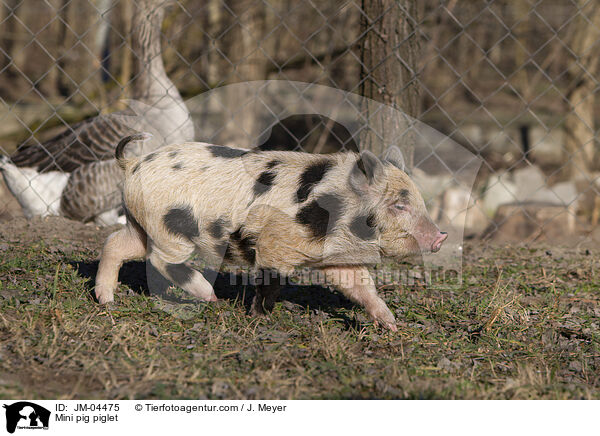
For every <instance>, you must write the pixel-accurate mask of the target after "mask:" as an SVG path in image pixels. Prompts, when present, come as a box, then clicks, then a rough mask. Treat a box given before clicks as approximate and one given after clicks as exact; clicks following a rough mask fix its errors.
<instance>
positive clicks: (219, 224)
mask: <svg viewBox="0 0 600 436" xmlns="http://www.w3.org/2000/svg"><path fill="white" fill-rule="evenodd" d="M225 226H226V222H225V220H224V219H223V218H218V219H216V220H214V221H213V222H212V223H210V224H209V225H208V229H207V230H208V233H209V234H210V236H212V237H213V238H215V239H221V238H222V237H223V235H224V234H225Z"/></svg>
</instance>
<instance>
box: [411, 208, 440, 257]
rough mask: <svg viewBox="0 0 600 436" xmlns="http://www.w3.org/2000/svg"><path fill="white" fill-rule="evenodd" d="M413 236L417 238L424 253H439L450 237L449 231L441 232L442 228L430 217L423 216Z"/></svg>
mask: <svg viewBox="0 0 600 436" xmlns="http://www.w3.org/2000/svg"><path fill="white" fill-rule="evenodd" d="M413 237H414V238H415V239H416V240H417V242H418V244H419V247H420V250H421V252H422V253H427V252H432V253H437V252H438V251H440V249H441V248H442V244H443V243H444V241H445V240H446V239H447V238H448V233H446V232H440V229H438V227H437V226H436V225H435V224H434V223H433V222H432V221H431V219H430V218H429V217H421V219H420V220H419V221H418V224H417V227H416V229H415V230H414V233H413Z"/></svg>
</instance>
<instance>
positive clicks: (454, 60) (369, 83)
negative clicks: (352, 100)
mask: <svg viewBox="0 0 600 436" xmlns="http://www.w3.org/2000/svg"><path fill="white" fill-rule="evenodd" d="M132 1H135V0H131V1H126V0H0V152H1V153H2V154H6V155H10V154H11V153H12V152H13V151H14V150H15V149H16V147H17V146H18V145H19V144H20V143H22V142H23V141H26V140H32V139H34V140H39V141H43V140H45V139H48V138H50V137H52V136H53V135H56V134H57V133H59V132H60V131H62V130H63V129H64V128H65V127H66V126H69V125H72V124H73V123H75V122H78V121H81V120H83V119H85V118H87V117H90V116H93V115H96V114H98V113H108V112H113V111H115V110H119V109H122V107H120V103H119V101H120V100H121V99H123V98H126V97H127V96H128V95H129V93H130V86H129V85H130V83H131V81H132V80H133V79H134V74H135V73H134V71H133V68H132V65H133V63H134V59H135V56H136V54H135V52H134V51H133V50H132V48H131V41H130V30H131V29H130V26H131V24H130V22H131V15H132V13H133V5H132ZM171 3H172V4H171V5H170V6H169V8H168V10H167V15H166V18H165V21H164V22H163V26H162V53H163V59H164V63H165V68H166V71H167V74H168V76H169V77H170V78H171V80H173V82H174V83H175V85H176V86H177V88H178V89H179V91H180V93H181V94H182V96H183V98H184V99H189V98H191V97H193V96H196V95H198V94H201V93H203V92H206V91H208V90H211V89H214V88H218V87H221V86H223V85H227V84H233V83H238V82H244V81H250V80H265V79H283V80H297V81H302V82H309V83H315V84H321V85H327V86H332V87H336V88H339V89H342V90H345V91H349V92H352V93H356V94H359V95H363V96H366V97H369V98H372V99H374V100H377V101H379V102H382V103H385V104H388V105H392V106H393V107H396V108H398V109H400V110H402V111H404V112H405V113H407V114H409V115H411V116H413V117H414V118H416V119H418V120H420V121H422V122H423V123H425V124H428V125H430V126H432V127H433V128H435V129H437V130H438V131H440V132H441V133H443V134H444V135H447V136H449V137H450V138H452V139H453V140H454V141H456V142H457V143H459V144H461V145H462V146H463V147H465V148H466V149H467V150H469V151H470V152H471V153H473V154H474V155H477V156H479V157H480V158H481V159H482V165H481V168H480V170H479V173H478V175H477V178H476V181H475V187H474V191H473V192H472V196H471V198H470V199H469V200H468V204H469V207H468V208H467V209H465V207H464V201H463V200H464V198H463V197H464V192H462V191H460V190H453V189H445V187H446V186H449V184H448V180H450V179H451V178H452V174H448V173H447V172H443V171H441V172H440V171H436V170H435V168H431V169H430V170H428V171H424V170H422V169H420V167H422V165H419V164H420V162H419V160H420V159H423V158H424V157H423V156H419V155H418V154H416V155H414V156H410V155H409V156H407V158H408V159H407V160H408V161H409V162H410V163H411V165H414V166H415V167H416V168H415V170H414V171H413V177H414V178H415V180H416V181H417V183H418V185H419V186H420V187H421V188H422V189H423V193H424V196H425V197H426V199H427V200H428V204H429V206H430V209H431V210H432V213H433V214H434V215H435V214H436V212H435V211H439V210H443V211H444V213H443V216H442V214H440V216H436V219H438V221H443V218H444V216H446V217H447V216H451V217H455V216H457V215H461V216H462V217H463V220H464V222H465V227H466V228H465V235H466V236H467V237H469V238H482V239H483V240H485V241H495V242H501V243H510V242H550V243H569V244H594V242H595V241H598V240H600V231H598V229H597V224H598V220H599V218H600V173H599V172H598V171H599V170H600V159H599V153H598V145H597V139H596V132H597V130H596V124H597V120H596V114H597V111H596V108H597V106H598V102H597V101H596V100H595V94H596V93H597V90H598V78H600V75H599V68H600V65H599V64H598V56H597V53H598V48H599V46H600V5H599V4H598V2H596V1H584V0H573V1H568V0H562V1H558V0H540V1H533V0H532V1H526V0H517V1H508V0H500V1H475V0H473V1H462V2H459V1H457V0H451V1H436V0H421V1H419V2H416V1H409V0H373V1H371V0H362V1H360V0H356V1H348V2H347V1H323V0H295V1H292V0H231V1H222V0H176V1H172V2H171ZM232 98H236V97H235V96H232ZM248 117H252V113H251V111H249V113H248ZM278 127H279V129H275V128H274V129H273V130H272V131H271V138H267V139H266V141H267V142H270V143H272V144H277V147H279V146H281V147H283V148H290V149H303V150H305V151H313V152H331V151H336V150H338V149H355V148H356V147H357V144H358V147H359V148H372V144H371V143H370V141H369V138H368V137H362V138H354V139H352V138H350V139H349V138H348V135H347V134H346V133H347V132H345V131H344V129H343V127H341V126H340V125H338V124H337V123H335V122H332V120H329V119H326V118H324V117H310V116H306V117H294V118H293V119H292V118H290V119H288V120H283V121H282V122H281V123H280V126H278ZM217 139H219V138H217ZM220 140H221V142H228V143H238V144H240V145H244V138H236V137H235V136H233V137H232V136H231V135H229V136H228V137H227V138H226V140H225V139H223V138H220ZM455 205H458V206H455ZM20 216H21V212H20V208H19V206H18V204H17V203H16V201H15V200H14V199H13V198H12V197H11V195H10V194H9V193H8V191H7V190H6V188H5V187H4V186H3V185H2V186H0V220H12V219H19V217H20Z"/></svg>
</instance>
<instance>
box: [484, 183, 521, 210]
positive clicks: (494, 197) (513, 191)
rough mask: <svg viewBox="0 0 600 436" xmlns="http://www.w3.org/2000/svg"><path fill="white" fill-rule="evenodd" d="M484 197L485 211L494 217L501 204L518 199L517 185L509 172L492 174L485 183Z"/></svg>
mask: <svg viewBox="0 0 600 436" xmlns="http://www.w3.org/2000/svg"><path fill="white" fill-rule="evenodd" d="M482 197H483V204H482V206H483V211H484V212H485V214H486V215H487V216H489V217H492V216H494V214H495V213H496V210H497V209H498V207H499V206H501V205H503V204H508V203H514V202H515V201H517V186H516V185H515V183H514V182H513V180H512V177H511V175H510V174H509V173H502V174H492V175H491V176H490V177H489V178H488V180H487V182H486V184H485V189H484V191H483V194H482Z"/></svg>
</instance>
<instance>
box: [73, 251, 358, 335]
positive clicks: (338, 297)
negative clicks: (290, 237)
mask: <svg viewBox="0 0 600 436" xmlns="http://www.w3.org/2000/svg"><path fill="white" fill-rule="evenodd" d="M71 266H72V267H73V268H75V270H76V271H77V273H78V274H79V275H80V276H82V277H84V278H86V279H89V280H88V283H87V287H88V289H89V291H90V294H91V295H92V297H93V298H94V299H95V295H94V292H93V287H94V281H95V279H96V274H97V272H98V261H92V262H72V263H71ZM202 273H203V274H204V276H205V277H206V279H207V280H209V281H210V282H213V280H214V285H213V287H214V289H215V294H216V295H217V298H219V299H220V300H229V301H240V302H242V303H243V304H244V306H245V307H246V310H247V311H249V309H250V304H251V303H252V299H253V298H254V295H255V287H254V285H252V284H244V283H245V282H244V280H243V277H242V276H240V275H236V274H232V273H228V272H219V273H216V272H215V271H213V270H209V269H205V270H203V271H202ZM215 276H216V277H215ZM149 280H150V282H151V283H152V289H150V287H149V286H148V281H149ZM119 281H120V282H121V284H123V285H125V286H127V287H128V288H129V289H131V291H133V292H134V293H136V294H140V295H152V296H156V297H158V298H161V299H163V300H166V301H168V302H171V303H180V304H186V303H188V304H189V303H199V304H203V302H199V300H197V299H194V298H193V297H191V296H189V295H188V294H186V293H184V292H182V291H177V290H175V288H174V287H172V286H171V283H170V282H169V281H168V280H166V279H165V278H164V277H163V276H162V275H160V273H159V272H158V271H156V270H155V269H154V267H152V265H150V264H147V263H146V262H128V263H126V264H124V265H123V266H122V267H121V270H120V271H119ZM246 282H247V280H246ZM278 301H283V302H289V303H291V304H292V305H296V306H298V307H297V308H296V310H302V311H306V310H315V311H323V312H327V313H328V314H329V315H330V316H332V317H335V318H338V319H340V320H342V321H343V322H344V324H346V327H348V328H350V327H352V328H361V326H359V325H357V321H356V320H355V319H350V318H348V317H347V316H346V315H345V314H343V313H341V312H340V311H339V309H346V310H349V309H351V308H352V307H353V303H352V302H351V301H350V300H348V299H347V298H346V297H344V296H343V295H342V294H340V293H338V292H336V291H331V290H329V289H327V288H324V287H322V286H316V285H298V284H294V283H290V282H287V283H286V284H285V285H284V287H283V288H282V290H281V293H280V296H279V299H278Z"/></svg>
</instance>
